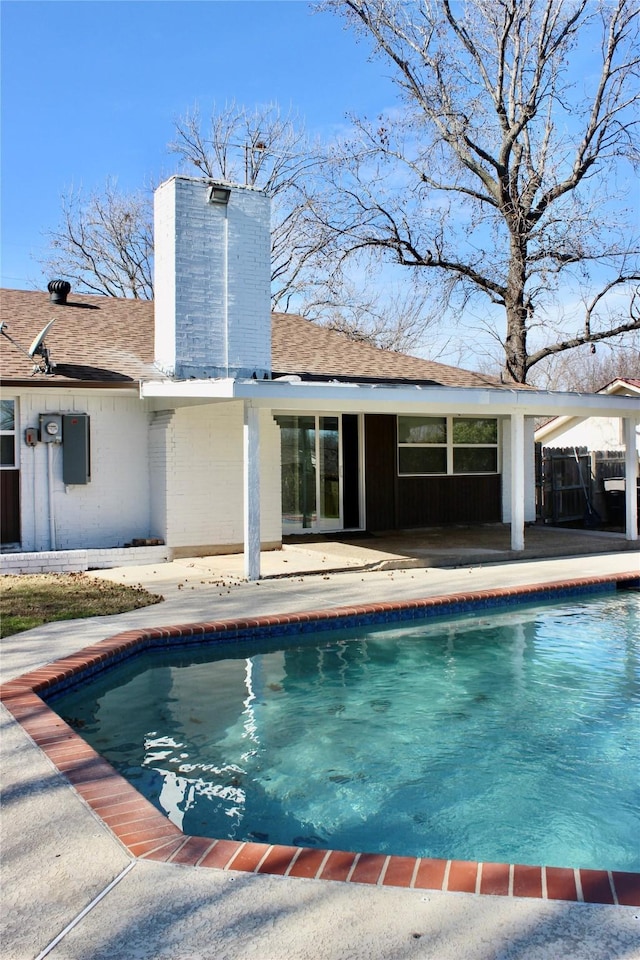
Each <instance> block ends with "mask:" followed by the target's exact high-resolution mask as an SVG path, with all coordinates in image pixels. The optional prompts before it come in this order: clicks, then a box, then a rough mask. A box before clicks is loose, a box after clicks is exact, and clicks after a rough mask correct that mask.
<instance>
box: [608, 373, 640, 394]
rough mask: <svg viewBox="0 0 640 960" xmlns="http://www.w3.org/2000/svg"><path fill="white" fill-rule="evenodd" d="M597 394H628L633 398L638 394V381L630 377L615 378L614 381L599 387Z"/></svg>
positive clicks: (639, 390)
mask: <svg viewBox="0 0 640 960" xmlns="http://www.w3.org/2000/svg"><path fill="white" fill-rule="evenodd" d="M598 393H630V394H631V395H632V396H635V394H636V393H638V394H640V380H634V379H633V378H632V377H616V379H615V380H611V382H610V383H607V384H605V386H604V387H601V389H600V390H598Z"/></svg>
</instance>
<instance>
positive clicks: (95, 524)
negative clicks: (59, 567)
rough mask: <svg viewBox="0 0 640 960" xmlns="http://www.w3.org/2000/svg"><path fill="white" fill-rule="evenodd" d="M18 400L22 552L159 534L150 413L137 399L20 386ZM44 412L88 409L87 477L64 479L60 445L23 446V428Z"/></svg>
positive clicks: (93, 545)
mask: <svg viewBox="0 0 640 960" xmlns="http://www.w3.org/2000/svg"><path fill="white" fill-rule="evenodd" d="M16 399H17V400H18V422H19V430H18V434H17V442H18V449H19V469H20V501H21V531H22V533H21V541H20V542H21V546H22V549H23V550H28V551H41V550H51V549H57V550H69V549H82V548H110V547H119V546H123V545H124V544H125V543H127V542H130V541H131V540H132V539H134V538H141V539H146V538H149V537H153V536H157V534H156V533H155V531H154V530H153V529H152V528H151V524H150V511H149V473H148V468H147V440H148V415H147V412H146V409H145V408H144V406H143V405H142V404H141V403H140V401H139V400H137V399H136V398H134V397H126V398H125V397H122V396H116V395H115V394H105V395H96V394H93V393H89V392H87V393H86V394H84V395H83V396H82V397H78V396H75V397H74V396H72V395H70V394H67V393H65V394H61V392H60V391H50V392H45V391H44V390H38V391H37V392H36V391H29V392H25V393H22V394H21V395H17V396H16ZM42 413H61V414H64V413H86V414H88V416H89V417H90V429H91V440H90V446H91V481H90V482H89V483H87V484H74V485H65V484H64V483H63V479H62V458H63V447H62V445H60V444H47V443H42V442H40V443H38V444H36V446H33V447H29V446H27V445H26V443H25V440H24V431H25V429H26V428H27V427H36V428H38V427H39V419H40V414H42ZM49 448H51V453H49ZM49 458H50V459H51V467H50V466H49ZM49 472H51V479H52V487H51V492H50V490H49ZM50 507H52V511H53V534H54V535H53V542H52V535H51V529H52V523H51V517H50Z"/></svg>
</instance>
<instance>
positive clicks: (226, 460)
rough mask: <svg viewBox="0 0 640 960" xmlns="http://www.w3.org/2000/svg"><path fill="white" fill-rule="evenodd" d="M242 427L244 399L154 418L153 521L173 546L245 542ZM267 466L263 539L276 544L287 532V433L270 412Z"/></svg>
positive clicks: (264, 444)
mask: <svg viewBox="0 0 640 960" xmlns="http://www.w3.org/2000/svg"><path fill="white" fill-rule="evenodd" d="M242 429H243V411H242V404H241V403H222V404H216V405H210V406H202V407H189V408H183V409H179V410H176V411H175V413H174V414H173V415H167V414H162V415H157V416H156V417H155V419H154V421H153V424H152V434H153V439H152V443H151V448H152V464H153V467H152V488H153V489H154V491H155V488H156V486H157V487H158V488H159V489H158V491H157V492H153V493H152V497H151V500H152V503H153V504H154V505H157V511H158V512H157V513H156V512H155V509H156V507H155V506H154V526H155V527H156V528H157V529H163V530H164V532H163V534H162V536H163V538H164V539H165V541H166V543H167V544H168V545H169V546H170V547H171V549H172V550H175V549H181V551H182V552H183V553H184V550H185V549H187V548H193V549H194V552H195V551H197V550H198V549H200V548H203V547H206V548H208V549H211V551H212V552H225V550H226V549H227V548H232V549H237V548H238V547H239V546H240V545H241V544H242V543H243V538H244V527H243V449H242ZM260 469H261V497H262V499H261V524H260V526H261V531H260V532H261V540H262V542H263V543H271V544H273V543H275V542H279V541H280V539H281V535H282V528H281V520H280V517H281V508H280V434H279V429H278V427H277V425H276V423H275V422H274V420H273V419H272V417H271V416H270V414H269V413H268V412H266V411H265V412H262V413H261V415H260ZM165 483H166V500H163V498H162V488H163V486H164V485H165ZM161 501H162V503H161ZM169 506H170V509H169ZM161 510H162V511H163V520H161V519H160V511H161Z"/></svg>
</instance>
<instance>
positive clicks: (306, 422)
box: [277, 414, 342, 533]
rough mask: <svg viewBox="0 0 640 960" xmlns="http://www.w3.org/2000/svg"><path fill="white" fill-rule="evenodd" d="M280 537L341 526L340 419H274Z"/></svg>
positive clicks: (281, 417)
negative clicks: (279, 484)
mask: <svg viewBox="0 0 640 960" xmlns="http://www.w3.org/2000/svg"><path fill="white" fill-rule="evenodd" d="M277 420H278V423H279V425H280V445H281V454H282V527H283V533H295V532H303V531H305V530H309V531H316V530H317V531H319V530H339V529H340V528H341V526H342V489H341V462H340V418H339V417H325V416H320V415H318V414H311V415H309V416H278V418H277Z"/></svg>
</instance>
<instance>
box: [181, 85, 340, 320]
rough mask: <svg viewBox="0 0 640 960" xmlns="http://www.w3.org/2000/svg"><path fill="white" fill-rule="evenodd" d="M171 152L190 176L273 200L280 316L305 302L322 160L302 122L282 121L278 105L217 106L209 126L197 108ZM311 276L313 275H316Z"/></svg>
mask: <svg viewBox="0 0 640 960" xmlns="http://www.w3.org/2000/svg"><path fill="white" fill-rule="evenodd" d="M169 149H170V150H171V151H172V152H173V153H176V154H178V156H179V157H180V158H181V159H182V161H183V163H184V165H185V167H186V169H193V168H195V169H196V170H197V171H198V172H199V173H200V174H201V175H202V176H205V177H211V178H213V179H218V178H221V179H223V180H228V181H230V182H235V183H246V184H248V185H250V186H254V187H259V188H260V189H261V190H264V191H265V192H266V193H268V194H269V196H270V197H271V300H272V306H273V309H274V310H285V311H286V310H287V309H289V307H290V306H291V303H292V301H294V300H298V299H299V298H300V297H301V296H304V294H305V291H306V288H307V285H308V283H309V279H310V272H309V268H310V265H311V263H312V262H313V260H314V257H315V256H316V254H317V252H318V249H319V246H320V244H321V242H322V241H321V238H320V236H319V234H318V231H317V228H316V226H315V224H314V222H313V220H312V219H311V218H309V217H307V216H305V211H306V209H307V206H308V202H309V201H308V199H307V197H306V196H305V192H304V191H303V190H302V185H303V183H304V184H305V187H306V191H307V193H309V194H313V192H314V187H313V183H314V180H315V178H316V177H317V175H318V174H319V172H320V169H321V161H322V155H321V152H320V150H319V148H318V147H317V145H314V144H312V143H311V142H310V141H309V139H308V137H307V135H306V133H305V131H304V126H303V124H302V121H301V120H300V118H299V117H297V116H296V115H294V114H292V113H291V112H289V113H288V114H287V115H283V114H282V113H281V111H280V108H279V107H278V106H277V104H268V105H266V106H264V107H259V108H256V109H255V110H253V111H250V110H247V109H246V108H245V107H243V106H241V105H239V104H236V103H235V102H232V103H230V104H227V105H226V106H225V107H224V109H222V110H217V109H216V108H215V107H214V109H213V111H212V113H211V116H210V117H209V120H208V121H207V123H206V124H205V123H203V121H202V119H201V116H200V112H199V109H198V108H195V109H193V110H192V111H190V112H189V113H187V114H186V115H185V116H184V117H182V118H181V119H180V120H178V121H177V123H176V138H175V139H174V140H173V141H172V143H170V144H169ZM312 272H313V271H312Z"/></svg>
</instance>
